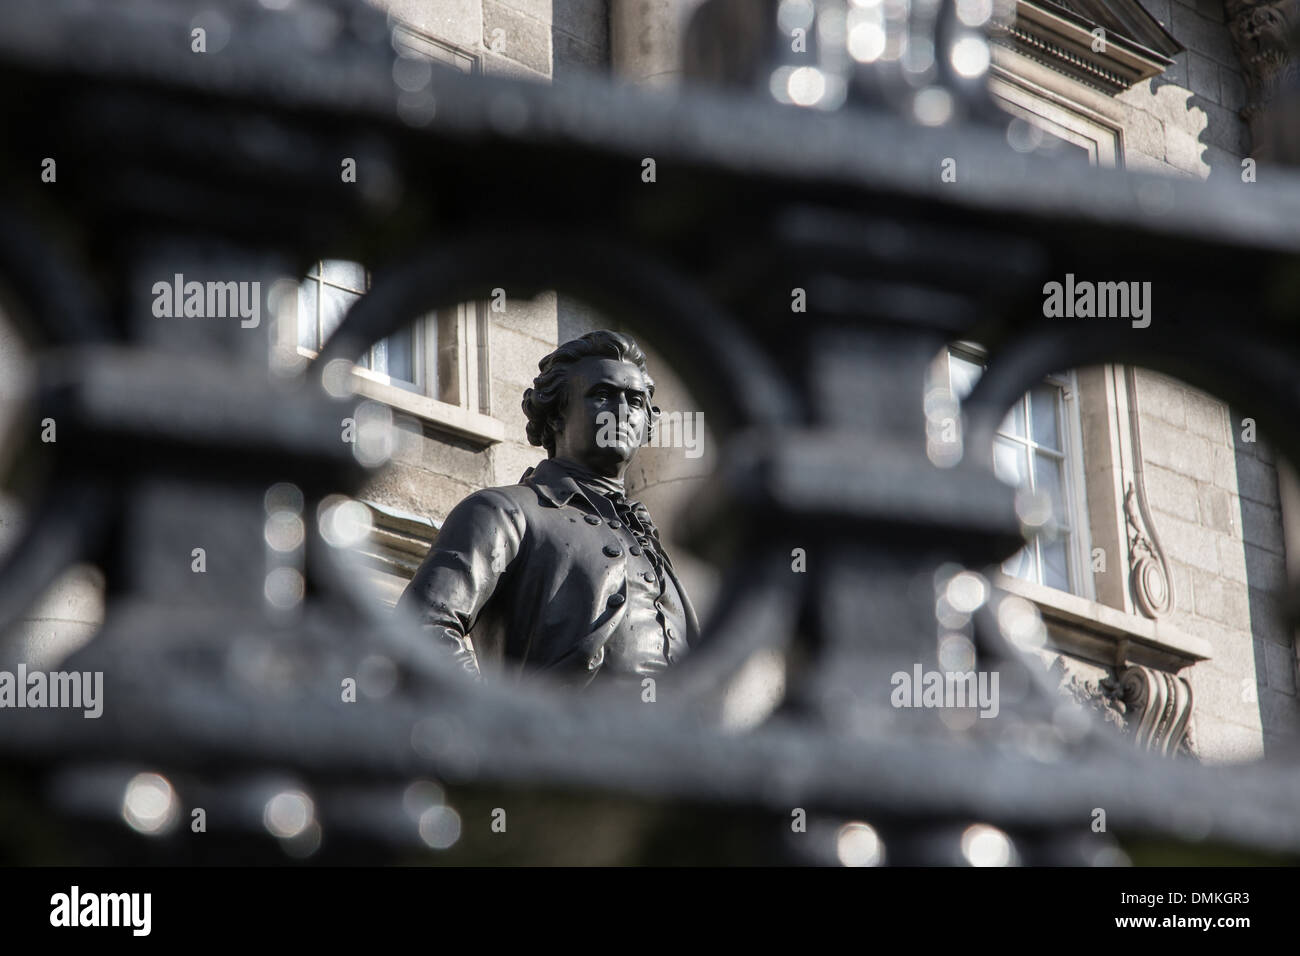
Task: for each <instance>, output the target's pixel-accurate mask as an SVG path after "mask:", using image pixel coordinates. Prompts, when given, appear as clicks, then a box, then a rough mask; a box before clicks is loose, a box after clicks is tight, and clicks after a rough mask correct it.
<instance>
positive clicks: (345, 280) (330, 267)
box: [322, 259, 366, 292]
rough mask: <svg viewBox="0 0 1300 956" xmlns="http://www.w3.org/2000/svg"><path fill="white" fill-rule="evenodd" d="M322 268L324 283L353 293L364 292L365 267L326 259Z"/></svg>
mask: <svg viewBox="0 0 1300 956" xmlns="http://www.w3.org/2000/svg"><path fill="white" fill-rule="evenodd" d="M322 266H323V267H324V271H323V274H324V277H325V281H326V282H332V283H333V284H334V285H340V286H343V288H345V289H351V290H352V291H353V292H365V291H366V267H365V266H363V265H361V263H359V262H347V261H346V260H343V259H326V260H325V261H324V262H323V263H322Z"/></svg>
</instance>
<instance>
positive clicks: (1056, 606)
mask: <svg viewBox="0 0 1300 956" xmlns="http://www.w3.org/2000/svg"><path fill="white" fill-rule="evenodd" d="M993 583H994V584H995V585H996V586H997V587H999V588H1002V589H1003V590H1004V591H1007V592H1009V593H1011V594H1015V595H1018V596H1020V597H1022V598H1024V599H1025V600H1027V601H1032V602H1033V603H1034V604H1035V605H1037V607H1038V609H1039V611H1040V612H1041V613H1042V615H1043V622H1044V623H1045V624H1046V625H1047V633H1048V640H1049V643H1050V645H1051V646H1052V647H1053V648H1054V649H1056V650H1059V651H1062V652H1064V653H1067V654H1071V655H1073V656H1076V657H1080V658H1083V659H1084V660H1088V661H1092V662H1093V663H1096V664H1100V665H1102V666H1104V667H1125V666H1127V665H1130V664H1140V665H1143V666H1145V667H1153V668H1157V669H1159V670H1164V671H1178V670H1180V669H1181V668H1183V667H1188V666H1190V665H1192V664H1195V663H1196V662H1198V661H1204V660H1209V659H1210V657H1211V656H1212V653H1213V648H1212V647H1211V645H1210V642H1209V641H1207V640H1205V639H1204V638H1201V637H1196V636H1194V635H1192V634H1188V633H1186V632H1184V631H1181V630H1179V629H1178V628H1176V627H1174V626H1173V625H1172V624H1170V623H1169V622H1168V621H1153V620H1151V619H1150V618H1146V617H1139V616H1138V615H1136V614H1126V613H1124V612H1123V611H1120V610H1117V609H1116V608H1113V607H1107V606H1106V605H1104V604H1098V603H1097V602H1096V601H1090V600H1088V599H1087V598H1081V597H1078V596H1077V595H1074V594H1067V593H1066V592H1064V591H1058V590H1056V589H1055V588H1049V587H1044V586H1043V585H1041V584H1033V583H1031V582H1029V581H1022V580H1021V579H1019V578H1012V577H1008V576H1007V575H1005V574H1001V573H999V574H995V575H994V576H993Z"/></svg>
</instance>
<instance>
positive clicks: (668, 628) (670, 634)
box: [664, 627, 673, 640]
mask: <svg viewBox="0 0 1300 956" xmlns="http://www.w3.org/2000/svg"><path fill="white" fill-rule="evenodd" d="M664 633H665V634H667V635H668V637H669V639H670V640H671V639H672V637H673V629H672V628H671V627H667V628H664Z"/></svg>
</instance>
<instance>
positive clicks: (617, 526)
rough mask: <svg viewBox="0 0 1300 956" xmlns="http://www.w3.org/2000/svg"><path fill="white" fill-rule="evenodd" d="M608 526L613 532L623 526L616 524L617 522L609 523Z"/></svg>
mask: <svg viewBox="0 0 1300 956" xmlns="http://www.w3.org/2000/svg"><path fill="white" fill-rule="evenodd" d="M609 526H610V527H611V528H613V529H614V530H615V531H617V530H618V529H619V528H621V527H623V525H622V524H621V523H620V522H618V521H611V522H610V523H609Z"/></svg>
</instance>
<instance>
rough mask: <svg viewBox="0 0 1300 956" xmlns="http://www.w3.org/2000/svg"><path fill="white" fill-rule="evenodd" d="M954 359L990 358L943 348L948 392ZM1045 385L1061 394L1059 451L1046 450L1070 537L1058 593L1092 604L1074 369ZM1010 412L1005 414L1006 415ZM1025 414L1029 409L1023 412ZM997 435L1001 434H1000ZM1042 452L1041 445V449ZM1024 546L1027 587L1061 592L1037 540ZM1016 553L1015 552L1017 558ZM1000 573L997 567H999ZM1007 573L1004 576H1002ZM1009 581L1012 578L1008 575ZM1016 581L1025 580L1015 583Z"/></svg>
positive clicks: (959, 345)
mask: <svg viewBox="0 0 1300 956" xmlns="http://www.w3.org/2000/svg"><path fill="white" fill-rule="evenodd" d="M953 355H956V356H957V357H958V358H961V359H964V360H965V361H967V362H971V363H973V364H976V365H979V366H981V368H983V367H986V366H987V364H988V353H987V352H986V351H985V350H984V348H983V347H982V346H980V345H979V344H978V343H975V342H969V341H961V342H955V343H952V344H951V345H949V346H948V347H947V348H945V349H944V352H943V356H942V358H943V362H944V370H945V372H946V373H947V383H948V386H949V388H951V383H952V371H951V366H950V364H949V359H950V358H951V357H952V356H953ZM1043 381H1044V382H1045V383H1046V384H1049V385H1052V386H1054V387H1056V388H1059V389H1060V390H1061V404H1060V408H1059V410H1058V413H1057V428H1058V429H1059V430H1060V436H1061V449H1060V452H1059V453H1058V452H1056V450H1055V449H1047V450H1048V451H1049V452H1050V453H1051V454H1052V455H1056V454H1059V455H1060V456H1061V458H1060V461H1061V463H1062V465H1061V481H1062V485H1063V490H1062V492H1063V495H1064V497H1065V510H1066V512H1067V520H1068V523H1069V533H1068V537H1067V539H1066V540H1067V542H1068V547H1067V561H1068V566H1069V568H1068V570H1069V578H1070V589H1069V590H1068V591H1062V593H1064V594H1072V595H1075V596H1076V597H1081V598H1085V599H1086V600H1089V601H1095V600H1096V583H1095V581H1094V580H1093V574H1092V534H1091V524H1090V515H1089V514H1088V496H1087V486H1086V479H1085V469H1084V463H1083V424H1082V420H1081V417H1080V413H1079V385H1078V380H1077V377H1076V376H1075V373H1074V371H1073V370H1071V371H1068V372H1060V373H1053V374H1051V375H1047V376H1044V378H1043ZM953 397H954V398H956V399H957V401H958V402H959V403H960V401H961V397H960V396H957V395H956V394H954V396H953ZM1024 400H1025V396H1024V395H1021V396H1020V397H1019V399H1017V401H1021V402H1023V401H1024ZM1009 412H1010V409H1008V413H1009ZM1026 413H1028V408H1026ZM1025 430H1026V437H1025V438H1024V439H1021V438H1014V439H1013V440H1015V441H1017V442H1020V443H1021V444H1022V445H1024V446H1025V447H1026V448H1028V449H1030V451H1031V453H1032V454H1037V449H1038V445H1037V443H1036V442H1034V441H1033V440H1032V438H1031V437H1029V433H1030V432H1031V430H1032V425H1031V424H1030V423H1029V422H1028V421H1026V428H1025ZM999 434H1001V429H999ZM1044 447H1045V446H1044ZM1032 454H1031V456H1030V458H1029V463H1030V466H1031V467H1030V477H1029V482H1030V486H1031V487H1032V486H1033V483H1034V479H1033V476H1032V472H1033V468H1032V463H1033V459H1032ZM1026 547H1033V548H1034V549H1035V551H1036V558H1037V560H1036V570H1037V575H1036V577H1035V578H1034V579H1033V580H1032V582H1031V583H1033V584H1036V585H1038V586H1039V587H1044V588H1048V589H1050V590H1053V591H1061V589H1060V588H1053V587H1052V586H1051V585H1049V584H1045V583H1043V581H1042V580H1041V578H1042V576H1043V575H1042V557H1041V548H1040V546H1039V543H1038V542H1037V541H1034V542H1028V543H1027V544H1026ZM1018 553H1019V552H1017V554H1018ZM999 570H1001V565H999ZM1003 573H1004V574H1005V573H1006V572H1005V571H1004V572H1003ZM1007 577H1013V575H1010V574H1008V575H1007ZM1017 580H1025V579H1024V578H1017Z"/></svg>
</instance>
